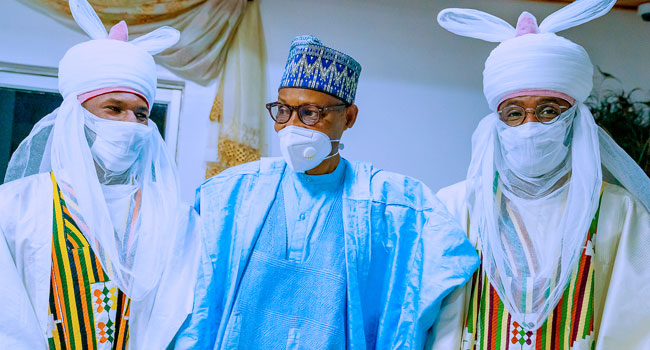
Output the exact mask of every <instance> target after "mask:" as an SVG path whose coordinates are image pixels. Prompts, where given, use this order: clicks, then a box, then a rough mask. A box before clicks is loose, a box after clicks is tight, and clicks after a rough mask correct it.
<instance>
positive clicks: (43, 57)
mask: <svg viewBox="0 0 650 350" xmlns="http://www.w3.org/2000/svg"><path fill="white" fill-rule="evenodd" d="M255 1H260V5H261V10H262V22H263V27H264V32H265V37H266V45H267V51H268V52H267V59H268V65H267V74H268V77H267V81H268V101H273V100H275V99H276V97H277V94H276V91H277V86H278V85H279V80H280V77H281V75H282V70H283V68H284V63H285V59H286V57H287V54H288V49H289V43H290V41H291V39H292V38H293V37H294V36H296V35H299V34H314V35H316V36H318V37H319V38H320V39H321V40H322V41H323V42H324V43H325V44H327V45H330V46H332V47H334V48H336V49H339V50H341V51H343V52H346V53H348V54H350V55H351V56H352V57H354V58H356V59H357V60H358V61H359V62H360V63H361V65H362V67H363V70H362V73H361V79H360V83H359V88H358V91H357V99H356V103H357V105H358V106H359V118H358V120H357V124H356V125H355V127H354V128H353V129H351V130H350V131H348V132H346V134H345V135H344V143H345V145H346V148H345V150H344V151H343V152H342V153H343V155H344V156H345V157H347V158H348V159H354V160H367V161H372V162H373V163H374V164H375V165H376V166H378V167H382V168H385V169H388V170H391V171H396V172H401V173H405V174H408V175H411V176H414V177H416V178H419V179H421V180H424V181H425V182H426V183H427V184H428V185H429V186H430V187H431V188H433V189H438V188H440V187H442V186H445V185H448V184H451V183H453V182H455V181H458V180H461V179H462V178H464V176H465V171H466V168H467V165H468V162H469V159H470V137H471V133H472V131H473V130H474V128H475V126H476V124H477V122H478V121H479V120H480V118H481V117H483V116H484V115H485V114H487V113H488V112H489V111H488V108H487V104H486V102H485V100H484V97H483V93H482V76H481V72H482V70H483V63H484V61H485V58H486V57H487V55H488V54H489V52H490V50H492V48H494V47H495V44H492V43H486V42H482V41H479V40H474V39H469V38H462V37H458V36H455V35H453V34H451V33H448V32H446V31H445V30H443V29H442V28H440V27H439V26H438V24H437V23H436V21H435V18H436V15H437V13H438V12H439V11H440V10H442V9H443V8H446V7H471V8H477V9H480V10H484V11H487V12H490V13H492V14H495V15H497V16H499V17H501V18H503V19H505V20H507V21H508V22H510V23H513V24H514V23H515V22H516V20H517V17H518V16H519V14H520V13H521V12H522V11H524V10H528V11H529V12H532V13H533V14H535V15H536V16H537V17H538V19H539V21H540V22H541V20H542V19H543V18H544V17H545V16H546V15H547V14H549V13H551V12H553V11H554V10H556V9H558V8H560V6H561V5H556V4H550V3H539V2H527V1H512V0H484V1H476V0H474V1H472V0H435V1H433V0H402V1H391V0H354V1H351V0H327V1H322V0H255ZM648 34H650V23H644V22H642V21H641V20H640V18H639V17H637V16H636V13H635V12H632V11H621V10H615V11H613V12H612V13H609V14H608V15H606V16H605V17H604V18H601V19H598V20H596V21H593V22H591V23H588V24H585V25H583V26H581V27H578V28H574V29H570V30H567V31H566V32H563V33H562V34H561V35H564V36H566V37H567V38H569V39H571V40H573V41H575V42H577V43H579V44H581V45H583V46H584V47H585V48H586V49H587V51H588V52H589V53H590V55H591V58H592V61H593V62H594V64H595V65H598V66H600V67H601V68H602V69H603V70H604V71H607V72H610V73H612V74H614V75H616V76H617V77H618V78H619V79H621V80H622V81H623V83H624V86H625V87H626V88H633V87H641V88H643V89H646V90H647V89H650V79H649V78H650V74H648V63H647V62H648V57H650V45H648V38H649V37H650V36H649V35H648ZM84 40H86V38H85V36H84V35H82V34H81V33H79V32H76V31H73V30H70V29H68V28H66V27H63V26H62V25H60V24H58V23H56V22H55V21H53V20H51V19H49V18H48V17H47V16H44V15H42V14H40V13H37V12H35V11H33V10H31V9H30V8H28V7H26V6H24V5H22V4H20V3H18V2H17V1H16V0H2V1H0V61H6V62H16V63H25V64H36V65H43V66H50V67H56V66H57V64H58V61H59V60H60V58H61V57H62V56H63V54H64V53H65V51H66V50H67V48H69V47H70V46H72V45H74V44H76V43H79V42H81V41H84ZM163 74H164V75H165V76H166V77H169V76H170V75H171V73H168V72H164V73H163ZM176 79H178V78H176ZM214 94H215V87H214V86H210V87H201V86H198V85H196V84H193V83H191V82H186V89H185V95H184V101H183V110H182V116H181V125H180V131H179V142H178V155H177V160H178V165H179V169H180V176H181V181H182V191H183V197H184V198H185V199H186V200H187V201H191V200H192V198H193V192H194V188H195V187H196V186H197V185H198V184H200V182H201V181H202V179H203V176H204V171H205V170H204V169H205V168H204V161H205V159H204V158H205V153H204V150H205V145H206V143H207V134H208V127H207V126H208V121H207V116H208V113H209V110H210V107H211V104H212V100H213V97H214ZM268 127H269V135H270V138H269V141H270V148H269V149H270V153H271V154H272V155H279V150H278V143H277V138H276V137H275V135H274V133H273V132H272V128H271V123H270V119H269V124H268Z"/></svg>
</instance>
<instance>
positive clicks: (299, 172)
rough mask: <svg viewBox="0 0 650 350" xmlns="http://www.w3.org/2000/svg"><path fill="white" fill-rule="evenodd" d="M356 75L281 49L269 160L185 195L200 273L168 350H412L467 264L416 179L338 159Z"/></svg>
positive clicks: (316, 47) (351, 118)
mask: <svg viewBox="0 0 650 350" xmlns="http://www.w3.org/2000/svg"><path fill="white" fill-rule="evenodd" d="M360 72H361V66H360V65H359V63H357V62H356V61H355V60H354V59H353V58H351V57H349V56H347V55H345V54H343V53H341V52H338V51H336V50H333V49H331V48H329V47H326V46H324V45H323V44H322V43H321V42H320V41H319V40H318V39H317V38H315V37H313V36H299V37H297V38H295V39H294V40H293V42H292V45H291V49H290V52H289V58H288V62H287V65H286V68H285V72H284V75H283V77H282V82H281V85H280V89H279V91H278V100H277V101H276V102H271V103H269V104H267V109H268V110H269V113H270V116H271V118H273V120H274V121H275V130H276V131H277V133H278V136H279V137H280V147H281V150H282V155H283V158H263V159H262V160H260V161H257V162H252V163H248V164H244V165H242V166H238V167H235V168H231V169H228V170H226V171H224V172H223V173H221V174H219V175H217V176H215V177H213V178H211V179H210V180H208V181H206V182H205V183H204V184H203V185H201V187H200V188H199V189H198V191H197V201H196V208H197V210H199V211H200V213H201V216H202V218H203V222H204V230H205V237H204V240H205V243H206V247H207V251H206V253H205V254H206V257H205V264H204V265H203V267H202V269H201V271H200V272H199V274H200V281H199V282H198V286H197V289H196V294H195V303H194V313H193V314H192V316H191V317H190V318H188V320H187V321H186V323H185V325H184V329H183V330H182V331H181V332H180V333H179V335H178V336H177V342H176V347H177V348H181V349H186V348H188V349H189V348H191V349H285V348H286V349H346V348H353V349H365V348H369V349H396V348H399V349H421V348H422V347H423V346H424V340H425V339H424V338H425V335H426V332H427V330H428V329H429V328H431V326H432V324H433V322H434V320H435V319H436V316H437V314H438V309H439V307H440V303H441V301H442V299H443V298H444V297H445V296H446V295H448V294H449V293H450V292H451V291H452V290H453V289H454V288H456V287H458V286H460V285H463V284H464V283H465V282H466V281H467V280H468V278H469V277H470V276H471V274H472V273H473V272H474V270H475V269H476V267H477V265H478V257H477V254H476V252H475V250H474V249H473V247H472V246H471V244H469V242H468V241H467V239H466V235H465V234H464V232H463V231H462V229H461V228H460V227H459V226H458V225H457V224H456V223H455V222H454V220H453V219H452V218H451V216H450V215H449V213H448V212H447V211H446V210H445V209H444V207H443V205H442V204H441V203H440V202H439V201H438V199H437V198H436V197H435V195H433V194H432V193H431V191H430V190H429V188H427V187H426V186H425V185H424V184H422V183H421V182H419V181H417V180H415V179H412V178H409V177H406V176H403V175H398V174H394V173H389V172H386V171H383V170H380V169H377V168H374V167H373V166H372V165H371V164H369V163H361V162H351V161H347V160H345V159H343V158H341V157H340V155H339V152H338V151H339V145H340V139H341V137H342V135H343V132H344V131H345V130H347V129H349V128H351V127H352V126H353V125H354V122H355V120H356V118H357V112H358V108H357V106H356V105H355V104H354V96H355V93H356V87H357V83H358V80H359V73H360Z"/></svg>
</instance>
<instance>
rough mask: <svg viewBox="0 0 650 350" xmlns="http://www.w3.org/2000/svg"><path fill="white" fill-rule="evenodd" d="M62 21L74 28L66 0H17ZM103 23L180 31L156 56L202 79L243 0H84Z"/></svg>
mask: <svg viewBox="0 0 650 350" xmlns="http://www.w3.org/2000/svg"><path fill="white" fill-rule="evenodd" d="M18 1H20V2H22V3H24V4H26V5H27V6H30V7H32V8H34V9H35V10H37V11H39V12H42V13H44V14H46V15H47V16H50V17H52V18H54V19H56V20H58V21H59V22H61V23H63V24H64V25H66V26H68V27H70V28H72V29H74V30H80V29H79V26H78V25H77V24H76V23H75V22H74V20H73V19H72V15H71V14H70V8H69V6H68V1H67V0H18ZM90 3H91V4H92V6H93V8H94V9H95V11H96V12H97V14H98V15H99V17H100V18H101V19H102V21H103V22H104V24H106V26H107V27H110V26H112V25H114V24H116V23H118V22H119V21H121V20H125V21H126V23H127V24H128V26H129V34H134V35H136V36H137V35H140V34H145V33H148V32H151V31H152V30H154V29H156V28H158V27H160V26H163V25H168V26H171V27H174V28H176V29H178V30H179V31H180V32H181V39H180V41H179V42H178V44H176V45H174V46H173V47H172V48H170V49H168V50H166V51H165V52H163V53H161V54H159V55H156V62H158V63H159V64H161V65H162V66H164V67H166V68H167V69H169V70H170V71H172V72H174V73H175V74H177V75H178V76H180V77H183V78H185V79H189V80H192V81H194V82H197V83H199V84H202V85H208V84H209V83H211V82H212V81H214V80H215V79H217V78H218V77H219V75H220V74H221V72H222V70H223V66H224V63H225V61H226V55H227V52H228V48H229V46H230V44H231V42H232V40H233V39H234V37H235V33H236V29H237V25H238V24H239V22H240V21H241V17H242V15H243V14H244V12H245V10H246V5H247V0H90Z"/></svg>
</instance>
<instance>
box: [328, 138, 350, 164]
mask: <svg viewBox="0 0 650 350" xmlns="http://www.w3.org/2000/svg"><path fill="white" fill-rule="evenodd" d="M330 142H338V143H339V147H338V148H337V149H336V152H335V153H334V154H332V155H329V156H327V157H325V158H323V160H325V159H330V158H332V157H334V156H336V155H337V154H339V151H340V150H342V149H344V148H345V146H344V145H343V142H341V139H336V140H330Z"/></svg>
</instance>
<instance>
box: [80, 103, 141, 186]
mask: <svg viewBox="0 0 650 350" xmlns="http://www.w3.org/2000/svg"><path fill="white" fill-rule="evenodd" d="M85 112H86V113H85V125H86V127H88V129H90V130H92V131H93V132H94V133H95V141H94V142H93V144H92V146H91V147H90V152H91V153H92V155H93V158H94V159H95V161H96V162H97V163H98V164H99V166H100V167H102V169H103V170H104V171H105V172H110V173H113V174H122V173H124V172H126V171H127V170H129V169H130V168H131V167H132V166H133V164H134V163H135V162H136V161H137V160H138V158H139V157H140V155H141V153H142V151H143V150H144V149H145V147H147V146H148V144H149V143H148V141H149V139H150V136H151V132H152V130H153V128H151V127H150V126H146V125H143V124H140V123H134V122H122V121H115V120H106V119H102V118H99V117H97V116H95V115H94V114H92V113H90V112H88V111H85Z"/></svg>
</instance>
